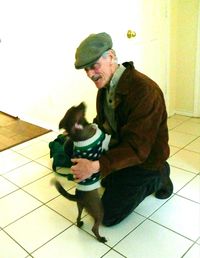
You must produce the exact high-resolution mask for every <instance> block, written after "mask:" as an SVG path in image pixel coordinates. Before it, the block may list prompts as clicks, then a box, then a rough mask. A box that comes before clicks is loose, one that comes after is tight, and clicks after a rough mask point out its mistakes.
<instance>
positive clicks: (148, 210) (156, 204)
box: [135, 194, 168, 217]
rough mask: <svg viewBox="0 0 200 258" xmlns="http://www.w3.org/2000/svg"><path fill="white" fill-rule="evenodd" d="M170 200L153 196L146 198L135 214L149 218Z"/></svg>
mask: <svg viewBox="0 0 200 258" xmlns="http://www.w3.org/2000/svg"><path fill="white" fill-rule="evenodd" d="M167 200H168V199H164V200H161V199H157V198H156V197H155V196H154V195H153V194H152V195H149V196H148V197H146V198H145V199H144V200H143V201H142V202H141V203H140V204H139V205H138V207H137V208H136V209H135V212H137V213H139V214H141V215H142V216H145V217H149V216H150V215H151V214H152V213H153V212H155V211H156V210H157V209H158V208H160V207H161V206H162V205H163V204H164V203H165V202H166V201H167Z"/></svg>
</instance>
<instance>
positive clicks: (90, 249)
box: [32, 226, 109, 258]
mask: <svg viewBox="0 0 200 258" xmlns="http://www.w3.org/2000/svg"><path fill="white" fill-rule="evenodd" d="M108 250H109V248H108V247H107V246H106V245H104V244H102V243H100V242H98V241H97V240H96V239H94V238H92V237H91V236H90V235H88V234H87V233H86V232H84V231H83V230H81V229H79V228H77V227H76V226H72V227H70V228H69V229H67V230H66V231H64V232H63V233H62V234H60V235H59V236H57V237H56V238H54V239H52V240H51V241H50V242H48V243H47V244H46V245H44V246H42V247H41V248H40V249H38V250H37V251H35V252H34V253H33V254H32V255H33V256H34V258H55V257H59V258H66V257H76V258H86V257H92V258H100V257H102V255H103V254H105V253H107V252H108Z"/></svg>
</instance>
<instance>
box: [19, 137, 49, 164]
mask: <svg viewBox="0 0 200 258" xmlns="http://www.w3.org/2000/svg"><path fill="white" fill-rule="evenodd" d="M17 152H18V153H20V154H22V155H24V156H25V157H27V158H29V159H32V160H35V159H38V158H40V157H42V156H44V155H47V154H48V153H49V152H50V149H49V146H48V143H46V142H42V141H41V142H40V141H39V142H36V143H34V144H31V145H29V146H27V147H25V148H23V149H21V150H18V151H17Z"/></svg>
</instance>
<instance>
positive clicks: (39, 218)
mask: <svg viewBox="0 0 200 258" xmlns="http://www.w3.org/2000/svg"><path fill="white" fill-rule="evenodd" d="M69 226H71V223H70V222H69V221H68V220H66V219H65V218H63V217H62V216H60V215H59V214H57V213H55V212H54V211H52V210H51V209H49V208H48V207H45V206H42V207H40V208H38V209H36V210H35V211H33V212H31V213H29V214H27V215H26V216H24V217H23V218H21V219H20V220H18V221H16V222H15V223H13V224H11V225H9V226H8V227H6V228H5V231H6V232H8V234H9V235H10V236H11V237H13V238H14V239H15V240H16V241H17V242H18V243H19V244H20V245H22V246H23V247H24V248H25V249H26V250H27V251H28V252H33V251H34V250H36V249H37V248H39V247H40V246H42V245H43V244H45V243H46V242H47V241H49V240H50V239H52V238H53V237H55V236H56V235H58V234H59V233H61V232H62V231H64V230H65V229H66V228H68V227H69Z"/></svg>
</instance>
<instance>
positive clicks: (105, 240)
mask: <svg viewBox="0 0 200 258" xmlns="http://www.w3.org/2000/svg"><path fill="white" fill-rule="evenodd" d="M98 240H99V242H101V243H105V242H107V239H106V238H105V237H99V238H98Z"/></svg>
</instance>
